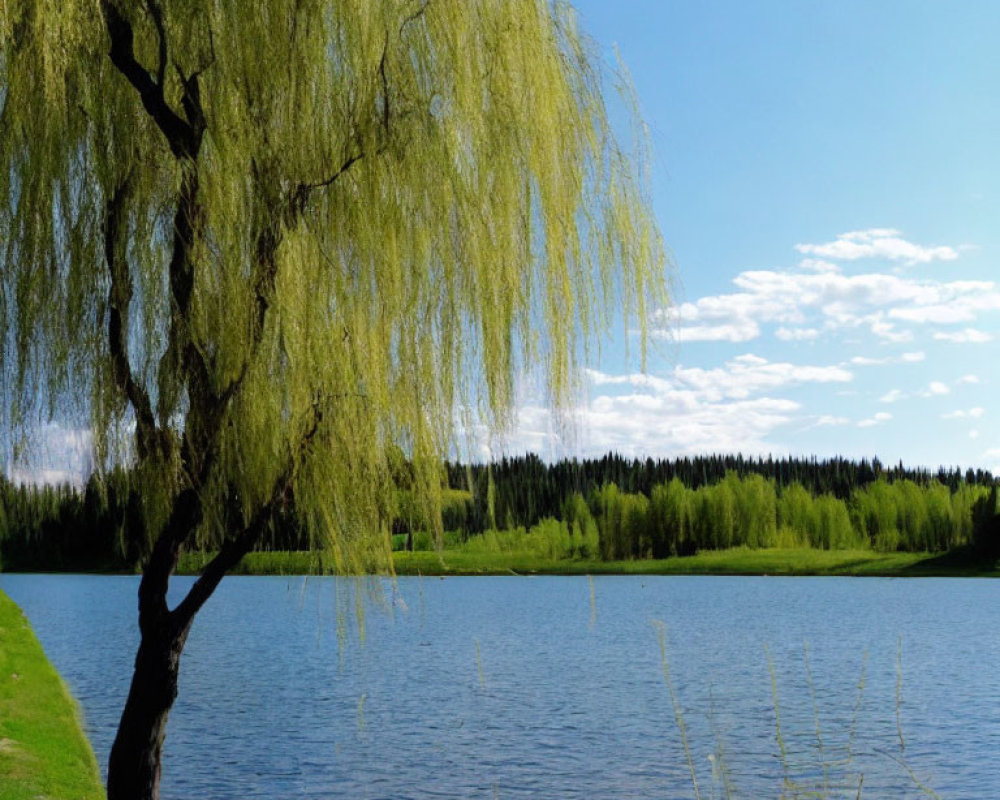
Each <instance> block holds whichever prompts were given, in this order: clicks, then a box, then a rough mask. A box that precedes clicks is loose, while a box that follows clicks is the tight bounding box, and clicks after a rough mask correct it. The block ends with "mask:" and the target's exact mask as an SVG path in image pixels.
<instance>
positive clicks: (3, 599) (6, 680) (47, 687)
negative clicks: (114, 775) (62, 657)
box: [0, 592, 104, 800]
mask: <svg viewBox="0 0 1000 800" xmlns="http://www.w3.org/2000/svg"><path fill="white" fill-rule="evenodd" d="M103 797H104V789H103V788H102V787H101V781H100V775H99V773H98V768H97V760H96V759H95V758H94V753H93V751H92V750H91V748H90V744H89V742H88V741H87V739H86V737H85V736H84V735H83V731H82V730H81V728H80V716H79V711H78V709H77V706H76V704H75V702H74V701H73V698H72V697H70V694H69V691H68V690H67V689H66V685H65V684H64V683H63V681H62V678H60V677H59V674H58V673H57V672H56V670H55V668H54V667H53V666H52V664H51V663H49V660H48V659H47V658H46V657H45V653H44V652H43V651H42V647H41V645H40V644H39V643H38V640H37V639H36V638H35V635H34V633H32V631H31V627H30V625H29V624H28V620H27V619H26V618H25V616H24V614H22V613H21V609H19V608H18V607H17V606H16V605H15V604H14V603H13V602H12V601H11V600H10V598H8V597H7V596H6V595H5V594H3V592H0V800H38V799H39V798H46V799H48V798H52V799H53V800H56V799H59V800H63V799H65V800H97V798H103Z"/></svg>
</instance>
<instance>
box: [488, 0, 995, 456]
mask: <svg viewBox="0 0 1000 800" xmlns="http://www.w3.org/2000/svg"><path fill="white" fill-rule="evenodd" d="M574 5H575V6H576V7H577V9H578V11H579V13H580V17H581V22H582V26H583V27H584V29H585V30H586V31H588V32H589V33H590V34H591V35H592V36H593V37H594V38H595V40H596V42H597V45H598V47H599V49H600V51H601V53H602V54H603V55H604V56H605V58H606V59H607V60H609V61H613V59H614V51H613V47H614V46H615V45H617V47H618V49H619V51H620V53H621V56H622V58H623V60H624V61H625V63H626V64H627V66H628V68H629V70H630V72H631V74H632V78H633V80H634V82H635V86H636V89H637V92H638V95H639V99H640V102H641V104H642V109H643V116H644V118H645V119H646V122H647V123H648V124H649V126H650V130H651V135H652V141H653V147H654V158H655V164H654V169H653V195H654V203H655V211H656V215H657V217H658V220H659V222H660V225H661V229H662V231H663V234H664V238H665V240H666V242H667V245H668V246H669V248H670V250H671V252H672V255H673V260H674V263H675V274H674V278H675V283H676V286H675V290H674V296H673V299H674V302H673V305H672V307H671V308H670V309H666V310H663V311H662V312H661V313H660V314H658V315H657V318H656V320H655V321H654V335H655V337H656V344H657V347H656V352H655V354H654V357H653V358H652V359H651V361H650V363H649V365H648V369H647V372H646V374H644V375H643V374H639V373H638V370H637V369H636V367H635V364H630V363H627V362H626V360H625V358H624V344H625V343H624V337H619V338H618V339H617V340H616V341H615V342H613V343H612V344H611V345H610V346H606V347H605V348H604V350H603V358H602V360H601V361H600V363H598V364H595V365H593V369H592V370H591V371H590V372H589V373H588V387H587V394H588V397H587V400H586V401H585V402H581V404H580V407H579V408H578V409H577V412H576V414H575V421H576V423H577V424H576V426H575V427H574V428H573V429H572V431H571V432H570V433H569V434H567V433H565V432H563V433H562V434H560V433H559V428H558V427H557V426H554V425H553V423H552V421H551V415H550V414H549V413H548V411H547V410H546V409H545V408H543V407H542V406H540V405H536V404H534V403H533V402H532V401H531V399H530V398H529V397H527V396H526V399H525V401H524V404H523V406H522V409H521V413H520V424H519V427H518V430H517V431H516V432H515V434H514V435H513V436H512V437H511V440H510V442H509V447H508V449H510V450H515V451H517V450H523V449H526V448H529V447H530V448H531V449H534V450H537V451H539V452H541V453H542V454H543V455H546V456H547V457H558V456H561V455H574V454H578V455H579V454H582V455H591V454H598V453H602V452H605V451H606V450H608V449H615V450H618V451H619V452H623V453H626V454H630V455H632V454H634V455H643V456H645V455H651V456H654V457H655V456H664V457H673V456H676V455H684V454H694V453H705V452H736V451H741V452H743V453H744V454H759V453H773V454H775V455H784V454H796V455H817V456H819V457H825V456H832V455H845V456H850V457H860V456H868V457H871V456H873V455H877V456H878V457H879V458H881V459H882V460H883V461H886V462H895V461H898V460H900V459H902V460H903V461H904V462H905V463H907V464H909V465H923V466H928V467H936V466H938V465H941V464H944V465H953V464H957V465H961V466H963V467H966V466H973V467H984V468H989V469H994V470H996V469H997V468H998V467H1000V433H998V429H997V419H998V418H1000V404H998V403H997V401H996V400H995V399H994V393H995V389H996V380H995V379H994V367H993V365H994V364H995V363H997V362H998V356H1000V326H998V321H1000V284H998V283H997V278H998V277H1000V276H998V274H997V270H996V264H997V260H998V255H1000V236H998V233H997V231H998V228H1000V214H998V210H1000V180H998V178H1000V136H998V134H1000V100H998V98H1000V88H998V87H1000V48H998V47H997V46H996V42H995V32H996V31H997V30H1000V3H995V2H979V3H977V2H969V1H968V0H965V1H964V2H962V3H957V4H950V3H941V2H914V1H912V0H911V1H907V2H886V1H885V0H878V1H877V2H870V1H869V2H848V1H845V0H837V2H825V1H824V2H818V1H813V0H796V1H795V2H791V0H788V1H787V2H786V1H785V0H782V1H781V2H779V1H778V0H771V1H769V2H764V1H762V0H739V2H735V1H732V2H730V1H728V0H727V1H726V2H722V0H685V1H684V2H681V1H680V0H669V1H663V0H661V1H660V2H656V1H655V0H629V1H628V2H622V3H610V2H607V1H606V0H576V2H574Z"/></svg>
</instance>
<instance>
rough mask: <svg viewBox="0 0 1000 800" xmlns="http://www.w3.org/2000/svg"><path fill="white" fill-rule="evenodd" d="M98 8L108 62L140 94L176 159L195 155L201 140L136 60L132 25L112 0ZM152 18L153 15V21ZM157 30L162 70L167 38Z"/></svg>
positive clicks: (160, 83)
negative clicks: (108, 41)
mask: <svg viewBox="0 0 1000 800" xmlns="http://www.w3.org/2000/svg"><path fill="white" fill-rule="evenodd" d="M101 11H102V12H103V14H104V24H105V26H106V27H107V29H108V35H109V36H110V38H111V51H110V53H109V55H110V57H111V63H112V64H114V65H115V67H116V68H117V69H118V71H119V72H120V73H121V74H122V75H124V76H125V79H126V80H128V82H129V83H130V84H132V86H133V87H134V88H135V90H136V91H137V92H138V93H139V98H140V99H141V100H142V105H143V108H145V109H146V112H147V113H148V114H149V116H150V117H151V118H152V119H153V122H155V123H156V125H157V127H159V129H160V130H161V131H162V132H163V135H164V136H165V137H166V139H167V144H168V145H169V147H170V152H171V153H173V154H174V156H175V157H177V158H194V157H195V155H196V153H197V149H198V145H199V144H200V142H199V141H198V140H197V139H196V137H195V134H194V131H193V130H192V128H191V126H190V125H189V124H188V123H187V122H185V121H184V120H183V119H181V117H180V116H178V115H177V114H176V113H175V112H174V110H173V109H172V108H170V106H169V104H168V103H167V101H166V99H165V98H164V96H163V83H162V81H161V82H159V83H158V82H156V81H154V80H153V78H152V77H150V74H149V73H148V72H147V71H146V69H145V67H143V66H142V65H141V64H140V63H139V62H138V61H137V60H136V57H135V44H134V42H135V34H134V32H133V30H132V25H131V24H130V23H129V21H128V20H127V19H125V17H124V16H122V14H121V12H120V11H119V10H118V7H117V6H116V5H115V3H114V0H101ZM155 19H156V18H155V17H154V21H155ZM158 29H159V31H160V33H161V41H160V56H161V65H160V66H161V69H165V66H164V65H165V59H166V55H165V51H166V39H165V38H163V36H162V34H163V31H162V27H160V26H158Z"/></svg>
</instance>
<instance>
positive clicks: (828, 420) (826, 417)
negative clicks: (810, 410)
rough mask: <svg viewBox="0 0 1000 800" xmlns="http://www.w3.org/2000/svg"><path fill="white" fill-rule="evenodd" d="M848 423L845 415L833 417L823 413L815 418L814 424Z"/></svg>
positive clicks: (822, 425)
mask: <svg viewBox="0 0 1000 800" xmlns="http://www.w3.org/2000/svg"><path fill="white" fill-rule="evenodd" d="M850 424H851V421H850V420H849V419H848V418H847V417H834V416H831V415H829V414H824V415H822V416H821V417H820V418H819V419H817V420H816V425H817V426H820V427H824V426H828V425H829V426H835V425H850Z"/></svg>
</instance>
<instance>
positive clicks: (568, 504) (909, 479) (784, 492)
mask: <svg viewBox="0 0 1000 800" xmlns="http://www.w3.org/2000/svg"><path fill="white" fill-rule="evenodd" d="M399 473H400V491H399V498H400V500H399V503H398V505H399V509H397V511H398V514H399V516H398V518H397V520H396V522H395V524H394V533H395V534H396V536H394V543H395V546H397V547H401V548H412V547H414V544H415V542H416V543H417V546H418V547H428V546H431V542H432V540H433V536H432V533H431V531H432V530H433V529H435V528H437V527H438V526H437V525H433V524H431V522H430V521H429V520H427V519H426V514H425V513H424V512H423V511H422V509H420V508H419V507H418V506H417V505H416V504H414V503H413V502H411V500H410V487H409V486H408V485H407V483H406V480H405V476H406V469H405V464H403V465H402V466H401V468H400V470H399ZM442 477H443V479H444V480H446V481H447V486H448V489H447V490H446V491H445V492H444V494H443V496H442V503H441V517H442V519H441V526H440V527H441V528H443V529H444V530H445V531H449V532H451V533H450V534H449V535H448V536H447V541H448V542H453V543H454V542H467V543H472V542H473V541H474V540H475V539H476V537H478V536H481V535H487V538H489V536H493V537H494V538H495V536H496V533H497V531H500V530H510V531H521V532H522V533H521V534H518V535H517V536H515V537H513V538H510V537H508V540H505V541H507V543H508V545H510V542H514V541H516V542H519V543H521V544H522V545H525V546H530V547H531V548H532V549H535V550H537V551H538V552H540V553H547V554H550V555H553V556H558V557H585V558H602V559H628V558H647V557H652V558H662V557H666V556H670V555H686V554H690V553H693V552H695V551H697V550H706V549H721V548H726V547H738V546H746V547H751V548H756V547H814V548H823V549H845V548H866V549H867V548H872V549H876V550H880V551H894V550H909V551H944V550H951V549H955V548H968V549H969V550H970V551H971V552H974V553H975V554H976V556H977V557H980V558H992V559H996V558H997V557H998V556H1000V514H998V502H1000V501H998V496H997V484H996V481H995V480H994V477H993V476H992V475H991V474H990V473H989V472H985V471H982V470H979V471H974V470H966V471H964V472H963V471H961V470H959V469H958V468H953V469H944V468H942V469H940V470H938V471H936V472H931V471H929V470H921V469H907V468H905V467H904V466H903V465H902V464H899V465H897V466H894V467H886V466H884V465H883V464H882V463H881V462H880V461H879V460H878V459H872V460H871V461H868V460H866V459H862V460H860V461H851V460H848V459H844V458H834V459H826V460H818V459H792V458H784V459H773V458H770V457H769V458H744V457H743V456H739V455H736V456H722V455H720V456H706V457H696V458H681V459H673V460H665V459H660V460H653V459H646V460H638V459H626V458H623V457H621V456H617V455H613V454H609V455H607V456H604V457H603V458H600V459H583V460H565V461H559V462H555V463H553V464H547V463H545V462H544V461H542V460H541V459H540V458H538V457H537V456H534V455H526V456H522V457H517V458H505V459H502V460H500V461H498V462H495V463H493V464H489V465H483V464H472V465H464V464H447V465H445V471H444V475H443V476H442ZM139 502H140V501H139V497H138V494H137V493H136V492H135V491H134V490H133V489H132V488H131V483H130V480H129V476H128V474H127V473H125V472H123V471H118V472H115V473H113V474H110V475H107V476H104V477H103V478H102V479H100V480H99V479H98V478H97V477H92V478H91V479H90V480H89V481H88V482H87V484H86V485H85V486H84V487H83V488H82V489H79V488H75V487H72V486H69V485H63V486H39V487H34V486H15V485H13V484H11V483H9V482H7V481H5V480H3V479H0V566H2V567H3V568H6V569H126V570H130V569H134V568H136V566H137V565H139V564H141V563H142V561H143V559H144V558H145V556H146V552H145V551H144V549H143V546H142V544H141V543H137V540H136V539H135V537H130V536H126V535H124V531H125V530H126V529H127V527H128V526H129V525H130V524H138V522H137V521H136V520H138V519H139V518H140V513H141V507H140V505H139ZM536 534H537V536H536V538H540V537H541V538H545V540H546V541H545V542H542V541H538V542H535V541H534V539H532V536H535V535H536ZM525 537H526V538H525ZM483 541H484V542H485V541H486V540H485V539H484V540H483ZM490 541H492V539H490ZM510 546H512V545H510ZM308 547H309V537H308V534H307V532H306V530H305V527H304V526H303V525H301V524H299V523H298V521H297V518H296V515H295V512H294V501H293V500H292V501H291V503H290V506H289V508H288V509H287V510H286V512H285V513H283V514H282V515H281V516H280V517H279V518H278V519H277V520H276V522H275V524H274V525H272V529H271V531H270V533H269V534H268V536H267V537H266V540H265V541H264V543H263V544H262V549H270V550H303V549H308Z"/></svg>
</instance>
